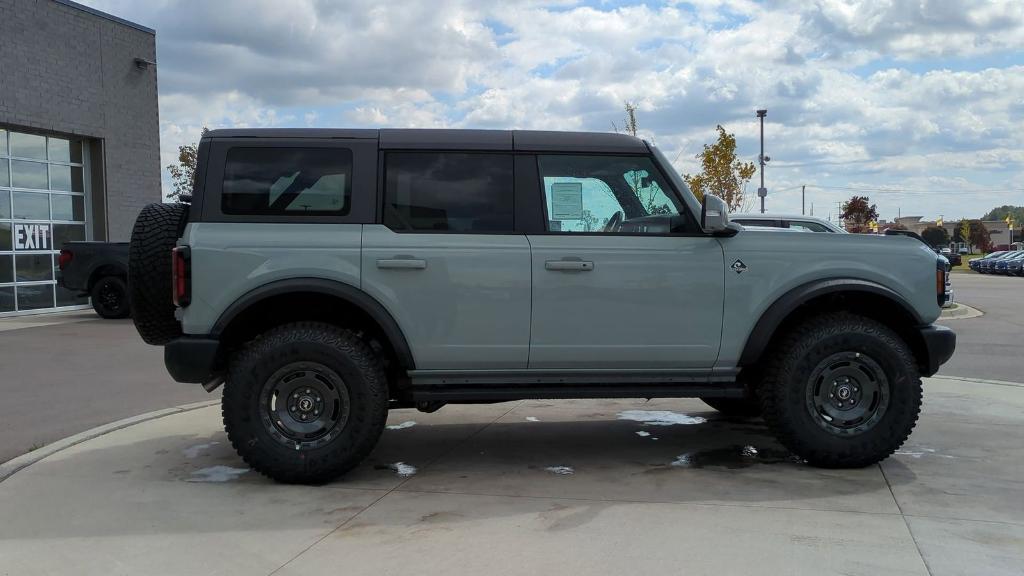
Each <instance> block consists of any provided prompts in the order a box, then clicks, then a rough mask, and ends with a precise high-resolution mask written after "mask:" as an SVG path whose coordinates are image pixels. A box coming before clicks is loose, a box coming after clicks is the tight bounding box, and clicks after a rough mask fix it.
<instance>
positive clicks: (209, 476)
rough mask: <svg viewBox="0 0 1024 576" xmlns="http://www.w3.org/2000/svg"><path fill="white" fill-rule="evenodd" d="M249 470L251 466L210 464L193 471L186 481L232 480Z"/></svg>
mask: <svg viewBox="0 0 1024 576" xmlns="http://www.w3.org/2000/svg"><path fill="white" fill-rule="evenodd" d="M248 471H249V468H232V467H231V466H210V467H209V468H201V469H199V470H196V471H195V472H193V473H192V477H191V478H189V479H187V480H186V482H230V481H232V480H237V479H238V477H239V476H241V475H242V474H245V473H246V472H248Z"/></svg>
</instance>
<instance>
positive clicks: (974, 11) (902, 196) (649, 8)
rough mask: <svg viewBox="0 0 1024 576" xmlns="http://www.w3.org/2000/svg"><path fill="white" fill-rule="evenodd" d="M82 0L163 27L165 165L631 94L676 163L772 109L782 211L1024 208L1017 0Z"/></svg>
mask: <svg viewBox="0 0 1024 576" xmlns="http://www.w3.org/2000/svg"><path fill="white" fill-rule="evenodd" d="M85 3H86V4H89V5H90V6H93V7H95V8H98V9H100V10H104V11H107V12H110V13H112V14H115V15H118V16H121V17H124V18H127V19H130V20H133V21H136V22H139V23H141V24H144V25H146V26H150V27H152V28H155V29H156V30H157V56H158V58H157V59H158V70H159V72H158V73H159V85H160V128H161V139H162V142H161V146H162V152H163V153H162V158H163V164H164V165H167V164H169V163H170V162H172V161H173V160H174V157H175V152H176V150H177V146H178V145H180V144H183V143H187V142H191V141H194V140H196V139H197V138H198V135H199V131H200V129H201V127H202V126H209V127H211V128H214V127H232V126H235V127H256V126H314V127H326V126H331V127H363V126H367V127H460V128H461V127H465V128H532V129H559V130H598V131H608V130H611V129H612V126H613V124H616V125H618V126H619V127H621V126H622V118H623V110H622V107H623V106H622V104H623V102H624V101H626V100H628V101H631V102H635V103H636V104H637V106H638V117H639V122H640V127H641V132H642V135H643V136H644V137H645V138H647V139H649V140H651V141H652V142H654V143H655V144H657V145H658V146H659V147H661V148H662V149H663V150H665V152H666V154H668V156H669V157H670V158H675V163H676V167H677V168H678V169H679V170H680V171H682V172H692V171H694V170H695V168H696V161H695V160H694V155H695V154H696V153H697V152H699V151H700V149H701V147H702V145H703V144H704V143H706V142H710V141H711V140H712V138H713V133H714V128H715V125H716V124H722V125H724V126H725V127H726V129H727V130H728V131H730V132H734V133H735V134H736V136H737V139H738V142H739V153H740V154H741V156H742V157H743V158H744V159H747V160H751V161H756V158H757V153H758V148H757V147H758V125H757V122H756V118H755V115H754V110H755V109H757V108H762V107H763V108H767V109H768V118H767V123H766V125H765V131H766V136H765V146H766V153H767V155H768V156H770V157H771V162H770V164H769V166H768V169H767V171H766V172H765V176H766V181H767V182H766V183H767V186H768V189H769V197H768V209H769V210H771V211H785V212H797V213H799V211H800V185H801V184H806V185H807V207H808V211H810V207H811V203H813V204H814V213H815V215H817V216H822V217H827V216H829V215H830V214H831V215H832V217H833V218H834V217H835V213H836V210H837V208H836V206H837V203H838V202H841V201H842V200H844V199H846V198H849V197H850V196H851V195H852V194H866V195H868V196H870V197H871V200H872V202H875V203H877V204H878V208H879V211H880V213H881V216H882V218H886V219H891V218H894V217H896V215H897V213H901V214H902V215H923V216H925V217H928V218H934V217H936V216H939V215H940V214H941V215H944V216H945V218H946V219H947V220H948V219H951V218H957V217H961V216H968V217H978V216H980V215H981V214H982V213H983V212H986V211H988V210H989V209H990V208H992V207H994V206H997V205H1002V204H1017V205H1024V2H1020V1H1019V0H1006V1H991V2H980V1H979V2H972V1H968V0H964V1H961V2H958V1H955V0H889V1H886V0H865V1H860V2H857V1H850V2H840V1H838V0H792V1H790V0H778V1H769V2H749V1H747V0H695V1H690V2H676V1H666V2H663V3H659V2H654V1H653V0H652V1H650V2H642V3H634V2H619V1H601V0H593V1H574V0H551V1H541V0H521V1H520V0H503V1H500V2H498V1H483V0H453V1H450V2H448V1H441V0H421V1H417V2H413V1H401V2H400V1H388V0H344V1H341V0H335V1H328V0H218V1H217V2H208V1H203V0H149V1H147V2H136V1H134V0H88V1H86V2H85ZM164 180H165V181H164V186H165V190H167V189H168V182H167V175H166V171H165V176H164ZM756 188H757V183H756V177H755V182H753V183H751V185H750V187H749V189H748V196H750V198H751V203H753V200H755V198H754V197H755V196H756Z"/></svg>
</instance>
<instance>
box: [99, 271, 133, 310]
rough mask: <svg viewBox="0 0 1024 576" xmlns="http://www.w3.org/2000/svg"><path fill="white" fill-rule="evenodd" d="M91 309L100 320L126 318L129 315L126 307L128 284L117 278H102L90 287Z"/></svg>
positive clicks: (129, 307)
mask: <svg viewBox="0 0 1024 576" xmlns="http://www.w3.org/2000/svg"><path fill="white" fill-rule="evenodd" d="M89 297H90V298H92V309H93V310H95V311H96V313H97V314H99V315H100V317H101V318H106V319H108V320H114V319H118V318H127V317H128V315H129V314H130V313H131V306H129V305H128V284H126V283H125V281H124V280H123V279H122V278H119V277H117V276H104V277H102V278H100V279H99V280H97V281H96V282H95V283H94V284H93V285H92V290H90V291H89Z"/></svg>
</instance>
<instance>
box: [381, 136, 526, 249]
mask: <svg viewBox="0 0 1024 576" xmlns="http://www.w3.org/2000/svg"><path fill="white" fill-rule="evenodd" d="M512 165H513V157H512V155H511V154H483V153H469V152H391V153H389V154H388V155H387V158H386V160H385V168H384V170H385V180H384V224H385V225H386V226H387V227H388V228H391V229H392V230H396V231H424V232H450V233H461V234H477V233H502V232H512V231H513V229H514V218H513V202H514V196H513V181H512V178H513V176H512V173H513V169H512Z"/></svg>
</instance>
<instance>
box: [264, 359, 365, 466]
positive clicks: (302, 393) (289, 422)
mask: <svg viewBox="0 0 1024 576" xmlns="http://www.w3.org/2000/svg"><path fill="white" fill-rule="evenodd" d="M259 403H260V404H259V411H260V419H261V420H262V422H263V427H264V429H265V430H266V431H267V432H268V433H269V434H270V436H271V437H272V438H274V440H276V441H277V442H279V443H281V444H283V445H285V446H288V447H289V448H294V449H295V450H312V449H314V448H317V447H320V446H323V445H324V444H327V443H328V442H330V441H331V439H333V438H337V436H338V434H340V433H341V431H342V429H344V427H345V424H346V423H347V422H348V418H349V411H350V406H351V404H350V402H349V392H348V387H347V386H345V383H344V381H343V380H342V379H341V377H340V376H338V374H337V373H336V372H334V371H333V370H331V369H330V368H328V367H326V366H324V365H323V364H318V363H316V362H294V363H292V364H288V365H287V366H284V367H283V368H281V369H280V370H278V371H277V372H275V373H274V374H273V375H272V376H271V377H270V378H268V379H267V382H266V383H265V384H264V385H263V389H262V390H261V392H260V398H259Z"/></svg>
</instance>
